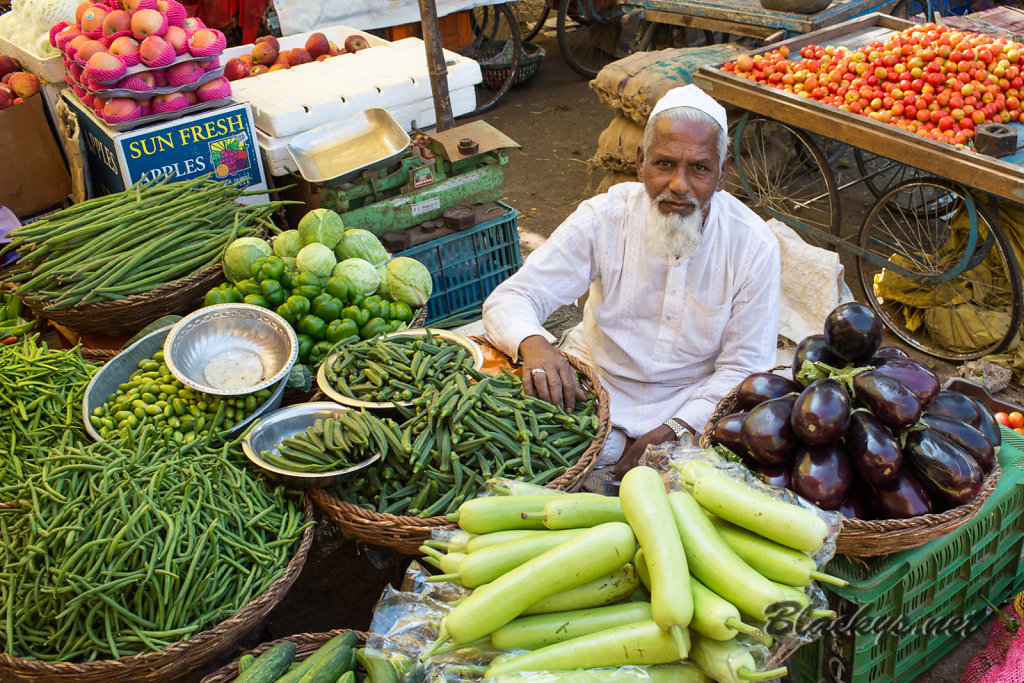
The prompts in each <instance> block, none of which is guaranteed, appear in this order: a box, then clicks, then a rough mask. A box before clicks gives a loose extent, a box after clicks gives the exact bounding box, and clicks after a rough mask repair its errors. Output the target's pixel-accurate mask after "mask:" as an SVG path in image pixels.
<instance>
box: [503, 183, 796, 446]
mask: <svg viewBox="0 0 1024 683" xmlns="http://www.w3.org/2000/svg"><path fill="white" fill-rule="evenodd" d="M646 201H647V195H646V193H645V191H644V186H643V185H642V184H641V183H622V184H620V185H615V186H613V187H612V188H611V190H609V191H608V192H607V193H606V194H602V195H599V196H597V197H594V198H592V199H589V200H587V201H585V202H583V203H582V204H580V206H579V207H578V208H577V209H576V211H575V212H573V214H572V215H571V216H569V217H568V218H567V219H566V220H565V222H564V223H562V225H560V226H559V227H558V229H557V230H555V232H554V233H553V234H552V235H551V237H550V239H548V240H547V241H546V242H545V243H544V244H542V245H541V246H540V247H539V248H538V249H537V250H536V251H534V252H533V253H531V254H530V256H529V258H527V259H526V263H525V264H524V265H523V267H522V268H521V269H520V270H519V272H517V273H516V274H514V275H513V276H512V277H510V278H509V279H508V280H506V281H505V282H504V283H502V284H501V285H500V286H499V287H498V288H497V289H496V290H494V292H493V293H492V294H491V296H490V297H488V299H487V301H486V302H485V303H484V307H483V318H484V325H485V327H486V328H487V336H488V338H489V339H490V340H491V341H493V342H494V344H495V345H496V346H497V347H498V348H499V349H501V350H502V351H504V352H505V353H507V354H509V355H510V356H511V357H512V358H516V357H517V355H518V349H519V344H520V342H522V341H523V339H525V338H526V337H529V336H530V335H534V334H540V332H541V330H542V328H541V325H540V323H541V322H542V321H544V320H546V319H547V317H548V315H549V314H550V313H551V312H552V311H554V310H555V309H556V308H558V307H559V306H562V305H566V304H570V303H573V302H574V301H575V300H576V299H578V298H579V297H580V296H582V295H583V294H584V292H586V291H587V289H588V287H589V289H590V296H589V298H588V299H587V303H586V306H585V309H584V312H583V322H582V323H580V325H579V326H577V328H575V329H574V330H572V332H571V335H572V337H574V338H572V339H571V340H570V342H571V344H572V345H574V346H576V347H577V348H579V347H580V346H583V347H585V348H586V349H587V350H588V351H589V355H590V358H591V359H592V361H593V363H594V365H595V366H596V368H597V370H598V372H599V373H600V375H601V381H602V382H603V383H604V386H605V388H606V389H607V390H608V395H609V398H610V406H609V407H610V416H611V422H612V425H613V426H615V427H617V428H619V429H621V430H623V431H625V433H626V434H628V435H629V436H631V437H638V436H641V435H643V434H645V433H647V432H648V431H650V430H651V429H654V428H655V427H657V426H658V425H659V424H661V423H662V422H664V421H665V420H667V419H668V418H670V417H679V418H681V419H683V420H685V421H686V422H687V423H688V424H690V425H692V426H693V427H694V428H696V429H697V430H698V431H699V430H701V429H703V427H704V423H705V421H706V420H707V418H708V417H709V416H710V415H711V412H712V411H713V410H714V408H715V405H716V404H717V403H718V401H719V400H720V399H721V398H722V397H723V396H724V395H725V394H726V393H728V392H729V390H731V389H732V388H733V387H734V386H736V384H738V383H739V382H740V381H741V380H742V379H743V378H744V377H746V376H747V375H748V374H750V373H752V372H759V371H764V370H768V369H769V368H770V367H771V366H772V365H773V363H774V361H775V348H776V335H777V330H778V319H779V270H780V265H779V245H778V241H777V240H776V238H775V236H774V235H773V234H772V232H771V230H770V229H769V228H768V226H767V225H765V223H764V221H762V220H761V219H760V218H759V217H758V216H757V215H756V214H754V213H753V212H752V211H751V210H750V209H748V208H747V207H746V206H744V205H743V204H742V203H741V202H740V201H739V200H737V199H735V198H734V197H732V196H731V195H729V194H728V193H726V192H717V193H715V194H714V196H713V197H712V199H711V210H710V212H709V214H708V217H707V220H706V222H705V228H704V240H703V242H702V243H701V245H700V247H699V248H698V249H697V251H696V252H695V253H694V254H693V255H692V256H690V257H689V258H687V259H683V260H676V259H670V258H668V257H665V256H662V255H659V254H655V253H652V252H651V250H650V249H649V248H648V247H647V244H646V239H645V235H644V215H645V208H644V207H645V203H646ZM591 283H593V284H591Z"/></svg>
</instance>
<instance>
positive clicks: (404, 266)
mask: <svg viewBox="0 0 1024 683" xmlns="http://www.w3.org/2000/svg"><path fill="white" fill-rule="evenodd" d="M386 273H387V276H386V277H387V287H386V291H387V297H388V298H389V299H391V300H392V301H404V302H405V303H407V304H409V305H410V306H412V307H413V308H419V307H420V306H423V305H425V304H426V303H427V299H429V298H430V293H431V292H432V291H434V282H433V280H432V279H431V277H430V271H429V270H427V267H426V266H425V265H423V264H422V263H420V262H419V261H417V260H416V259H411V258H409V257H407V256H396V257H395V258H393V259H391V261H389V262H388V265H387V268H386Z"/></svg>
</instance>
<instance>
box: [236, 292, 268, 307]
mask: <svg viewBox="0 0 1024 683" xmlns="http://www.w3.org/2000/svg"><path fill="white" fill-rule="evenodd" d="M242 302H243V303H247V304H249V305H250V306H259V307H260V308H273V306H271V305H270V302H269V301H267V297H265V296H263V295H262V294H246V295H245V298H244V299H242Z"/></svg>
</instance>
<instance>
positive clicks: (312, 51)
mask: <svg viewBox="0 0 1024 683" xmlns="http://www.w3.org/2000/svg"><path fill="white" fill-rule="evenodd" d="M330 51H331V44H330V43H329V42H327V36H325V35H324V34H323V33H320V32H319V31H317V32H316V33H313V34H311V35H310V36H309V38H306V52H308V53H309V55H310V56H311V57H313V59H316V58H317V57H319V56H320V55H325V54H327V53H329V52H330Z"/></svg>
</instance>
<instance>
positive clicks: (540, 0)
mask: <svg viewBox="0 0 1024 683" xmlns="http://www.w3.org/2000/svg"><path fill="white" fill-rule="evenodd" d="M550 11H551V8H550V7H548V2H547V0H515V1H514V2H513V3H512V12H514V13H515V15H516V22H517V23H518V24H519V37H520V38H522V39H523V40H533V39H534V38H535V37H536V36H537V34H538V33H540V30H541V29H542V28H544V24H545V23H546V22H547V20H548V14H549V13H550Z"/></svg>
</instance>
